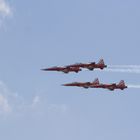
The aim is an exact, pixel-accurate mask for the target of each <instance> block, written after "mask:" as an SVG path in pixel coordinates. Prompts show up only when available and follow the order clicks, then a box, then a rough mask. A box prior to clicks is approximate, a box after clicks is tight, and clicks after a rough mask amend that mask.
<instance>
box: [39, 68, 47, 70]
mask: <svg viewBox="0 0 140 140" xmlns="http://www.w3.org/2000/svg"><path fill="white" fill-rule="evenodd" d="M40 70H42V71H47V70H48V69H47V68H45V69H40Z"/></svg>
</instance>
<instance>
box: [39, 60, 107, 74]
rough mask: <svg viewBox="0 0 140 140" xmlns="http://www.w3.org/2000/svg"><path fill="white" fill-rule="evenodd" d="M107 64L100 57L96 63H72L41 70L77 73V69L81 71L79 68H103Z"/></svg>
mask: <svg viewBox="0 0 140 140" xmlns="http://www.w3.org/2000/svg"><path fill="white" fill-rule="evenodd" d="M106 67H107V65H105V63H104V60H103V59H100V61H99V62H98V63H95V62H91V63H76V64H72V65H67V66H65V67H57V66H56V67H51V68H45V69H41V70H43V71H61V72H64V73H69V72H76V73H78V72H79V71H82V69H81V68H87V69H89V70H94V69H104V68H106Z"/></svg>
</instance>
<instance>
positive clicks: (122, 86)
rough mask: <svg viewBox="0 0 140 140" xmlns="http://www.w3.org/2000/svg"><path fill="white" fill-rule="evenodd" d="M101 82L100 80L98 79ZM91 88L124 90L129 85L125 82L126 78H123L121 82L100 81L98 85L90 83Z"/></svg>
mask: <svg viewBox="0 0 140 140" xmlns="http://www.w3.org/2000/svg"><path fill="white" fill-rule="evenodd" d="M98 82H99V80H98ZM90 87H91V88H105V89H109V90H115V89H121V90H124V89H125V88H127V86H126V85H125V83H124V80H121V81H120V82H119V84H116V83H112V84H102V83H98V84H96V85H94V84H91V85H90Z"/></svg>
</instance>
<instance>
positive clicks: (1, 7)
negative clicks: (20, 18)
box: [0, 0, 12, 17]
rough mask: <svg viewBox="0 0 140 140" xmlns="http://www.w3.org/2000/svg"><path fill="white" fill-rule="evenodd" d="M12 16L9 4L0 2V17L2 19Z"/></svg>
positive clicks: (3, 0) (1, 0)
mask: <svg viewBox="0 0 140 140" xmlns="http://www.w3.org/2000/svg"><path fill="white" fill-rule="evenodd" d="M11 14H12V10H11V8H10V6H9V4H8V3H7V2H6V1H5V0H0V15H1V16H2V17H6V16H10V15H11Z"/></svg>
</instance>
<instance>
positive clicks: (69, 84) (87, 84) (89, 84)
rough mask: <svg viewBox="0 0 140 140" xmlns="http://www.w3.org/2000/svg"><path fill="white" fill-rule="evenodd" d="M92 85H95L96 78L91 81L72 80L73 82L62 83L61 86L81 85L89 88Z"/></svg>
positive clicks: (96, 82)
mask: <svg viewBox="0 0 140 140" xmlns="http://www.w3.org/2000/svg"><path fill="white" fill-rule="evenodd" d="M91 84H92V85H97V84H99V83H98V79H95V80H94V81H93V82H92V83H90V82H84V83H82V82H73V83H68V84H64V85H63V86H77V87H83V88H90V86H91Z"/></svg>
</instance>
